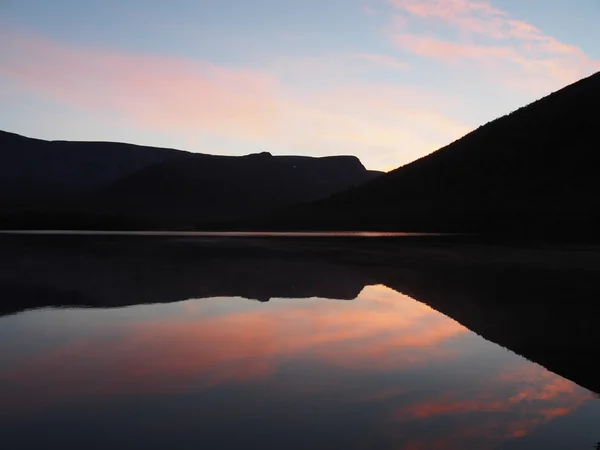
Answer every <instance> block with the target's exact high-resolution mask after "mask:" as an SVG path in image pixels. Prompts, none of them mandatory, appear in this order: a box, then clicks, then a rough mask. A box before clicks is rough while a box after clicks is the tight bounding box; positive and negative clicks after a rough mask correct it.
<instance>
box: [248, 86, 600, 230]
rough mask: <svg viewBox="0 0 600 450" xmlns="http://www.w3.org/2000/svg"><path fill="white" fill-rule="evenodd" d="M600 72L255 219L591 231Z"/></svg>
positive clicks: (278, 224)
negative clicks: (338, 188) (344, 188)
mask: <svg viewBox="0 0 600 450" xmlns="http://www.w3.org/2000/svg"><path fill="white" fill-rule="evenodd" d="M599 105H600V74H596V75H593V76H591V77H589V78H586V79H584V80H581V81H579V82H577V83H575V84H573V85H571V86H568V87H566V88H564V89H562V90H560V91H558V92H556V93H554V94H552V95H550V96H548V97H546V98H544V99H542V100H539V101H537V102H535V103H533V104H531V105H529V106H527V107H524V108H521V109H519V110H517V111H515V112H513V113H512V114H509V115H507V116H505V117H502V118H500V119H497V120H495V121H493V122H491V123H488V124H487V125H485V126H483V127H480V128H479V129H477V130H475V131H473V132H472V133H470V134H468V135H466V136H465V137H463V138H462V139H460V140H458V141H456V142H454V143H452V144H450V145H448V146H447V147H444V148H442V149H440V150H438V151H437V152H434V153H432V154H431V155H429V156H426V157H424V158H422V159H420V160H417V161H415V162H413V163H411V164H408V165H406V166H404V167H401V168H398V169H396V170H394V171H392V172H390V173H389V174H387V175H384V176H382V177H379V178H378V179H376V180H374V181H373V182H371V183H368V184H366V185H364V186H362V187H360V188H358V189H355V190H351V191H349V192H344V193H342V194H339V195H336V196H333V197H332V198H329V199H327V200H324V201H322V202H318V203H316V204H314V205H310V206H307V207H304V208H300V209H295V210H289V211H286V212H282V213H281V214H280V215H276V216H272V217H268V218H264V219H261V220H260V221H257V222H255V223H254V224H253V226H255V227H264V228H304V229H306V228H313V229H395V230H400V231H409V230H410V231H463V232H470V231H503V230H511V231H524V230H528V231H533V230H535V229H538V228H539V227H550V228H551V229H553V230H566V229H571V230H574V229H579V228H580V227H585V229H586V230H593V229H595V227H596V224H597V223H598V218H599V213H598V210H599V209H598V207H599V206H600V184H599V182H598V180H599V178H598V170H599V169H600V145H599V134H600V125H599V124H600V107H599Z"/></svg>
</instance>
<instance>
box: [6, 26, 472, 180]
mask: <svg viewBox="0 0 600 450" xmlns="http://www.w3.org/2000/svg"><path fill="white" fill-rule="evenodd" d="M0 39H2V42H3V44H5V45H3V46H1V47H0V76H2V77H4V78H5V79H8V80H10V81H11V83H12V84H14V83H17V84H20V85H22V86H25V87H26V88H27V90H28V92H36V93H37V95H39V96H43V97H47V98H51V99H53V100H54V101H56V102H59V103H62V104H66V105H69V106H72V107H76V108H78V109H80V110H81V111H82V114H89V115H90V117H92V116H93V115H94V114H95V113H106V112H108V113H110V114H113V115H115V116H117V117H120V118H122V120H123V122H124V123H131V124H132V125H134V126H136V127H138V128H147V129H148V130H153V131H161V132H172V133H186V134H188V135H195V136H213V137H220V138H224V139H228V140H237V141H239V142H240V143H241V145H240V147H241V149H242V150H241V152H240V153H244V152H247V150H244V147H245V148H247V146H248V142H256V143H259V144H258V145H261V146H262V145H265V146H267V147H268V148H270V149H272V150H273V151H275V152H277V151H278V149H285V151H290V152H291V151H293V152H296V153H310V154H314V155H327V154H340V153H353V154H356V155H358V156H359V157H361V159H362V160H363V161H364V162H365V163H366V164H367V166H369V167H373V168H382V169H392V168H394V167H397V166H398V165H400V164H403V163H407V162H409V161H411V160H413V159H415V158H417V157H419V156H422V155H423V154H426V153H429V152H431V151H433V150H435V149H436V148H438V147H440V146H442V145H444V144H446V143H447V142H448V141H451V140H453V139H455V138H457V137H460V136H461V135H462V134H464V133H466V132H467V131H468V129H469V127H467V126H466V125H464V124H461V123H459V122H458V121H456V120H453V119H451V118H449V117H447V116H445V115H444V113H443V112H441V111H439V109H440V104H442V103H443V102H444V100H443V99H442V98H439V97H438V96H435V101H429V100H427V99H426V97H434V96H433V95H429V94H428V93H426V92H423V90H422V89H421V90H417V89H412V88H411V87H398V86H395V85H372V84H369V83H368V82H361V81H355V80H352V81H350V78H349V77H348V72H352V71H350V70H348V69H347V68H348V67H355V66H358V67H359V68H360V70H362V71H367V72H368V71H369V70H388V71H398V70H406V68H407V66H406V64H405V63H404V62H403V61H401V60H399V59H396V58H394V57H392V56H387V55H383V54H369V53H346V54H339V55H337V56H335V57H332V58H328V59H326V58H323V59H320V60H318V61H312V62H302V61H300V62H298V61H295V62H293V61H292V63H290V62H289V61H288V62H284V63H282V64H280V65H279V66H276V67H272V68H270V69H261V70H257V69H248V68H244V67H225V66H219V65H215V64H212V63H210V62H208V61H202V60H192V59H184V58H177V57H165V56H156V55H143V54H132V53H127V52H123V51H115V50H111V49H105V48H82V47H77V46H73V45H66V44H63V43H60V42H56V41H53V40H50V39H46V38H44V37H41V36H35V35H31V34H27V33H23V32H14V31H13V32H10V31H7V30H4V31H0ZM327 64H329V66H327ZM331 65H337V66H336V67H337V69H335V68H334V69H335V70H337V71H338V76H337V78H336V77H335V76H331V73H329V75H328V76H327V77H323V80H324V81H323V82H322V83H323V85H324V86H325V88H321V87H320V85H319V84H318V83H321V79H320V78H319V77H317V76H315V73H316V72H315V71H316V70H321V73H323V71H329V72H332V71H331V70H329V69H327V68H325V69H323V67H330V66H331ZM289 68H291V69H292V71H293V73H294V75H296V77H297V75H298V73H301V71H302V70H305V71H306V73H307V77H303V78H305V79H306V78H310V79H311V80H313V81H314V80H316V81H317V82H318V83H317V85H316V86H312V85H311V86H310V87H307V86H305V85H304V84H303V80H301V79H299V80H295V81H296V82H295V83H290V82H289V81H286V76H285V74H284V72H286V69H289ZM311 74H312V76H311ZM297 78H302V77H297ZM331 79H334V80H336V83H331V81H328V80H331ZM338 79H339V82H337V80H338ZM332 86H335V87H332ZM1 88H2V86H1V85H0V89H1ZM341 105H343V107H341ZM384 111H385V112H386V113H389V114H387V115H383V114H382V113H383V112H384ZM416 117H418V118H419V122H418V123H415V118H416ZM90 138H92V139H93V138H94V137H93V136H90ZM192 150H193V149H192ZM196 150H200V151H208V152H214V148H210V149H196Z"/></svg>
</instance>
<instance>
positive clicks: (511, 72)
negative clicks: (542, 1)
mask: <svg viewBox="0 0 600 450" xmlns="http://www.w3.org/2000/svg"><path fill="white" fill-rule="evenodd" d="M389 3H390V4H391V5H392V6H393V7H394V8H395V9H396V10H397V11H399V12H400V13H402V14H403V15H404V17H405V18H409V21H408V22H407V23H408V24H411V23H412V24H419V25H421V26H422V25H428V26H429V27H430V28H431V27H434V28H435V29H436V30H437V31H438V34H437V35H435V34H431V33H426V34H424V33H410V32H406V30H405V29H402V30H396V31H395V32H394V36H393V41H394V43H395V44H396V45H398V46H399V47H401V48H403V49H405V50H408V51H409V52H411V53H414V54H416V55H419V56H423V57H427V58H432V59H435V60H438V61H442V62H445V63H452V64H459V63H463V62H469V63H476V64H478V65H480V66H482V67H485V68H491V69H493V70H494V71H497V70H500V77H505V78H509V80H508V81H509V83H511V82H513V81H514V79H515V78H517V77H522V76H528V77H532V78H535V80H528V81H529V84H527V86H528V87H531V86H532V85H534V84H535V83H536V82H540V81H541V82H542V85H543V89H544V90H547V89H549V88H558V87H562V86H563V85H565V84H568V83H571V82H574V81H576V80H577V79H579V78H582V77H584V76H586V75H590V74H591V73H593V72H595V71H596V70H600V62H599V61H595V60H593V59H592V58H590V57H589V56H588V55H586V53H585V52H584V51H583V50H581V49H580V48H578V47H576V46H573V45H569V44H566V43H564V42H561V41H559V40H557V39H556V38H554V37H552V36H549V35H546V34H544V33H543V32H542V31H541V30H540V29H538V28H537V27H535V26H534V25H532V24H529V23H527V22H524V21H521V20H516V19H513V18H511V17H510V15H509V14H508V13H507V12H506V11H502V10H500V9H498V8H495V7H494V6H493V5H492V4H491V3H490V2H487V1H472V0H389ZM403 28H405V27H403ZM439 31H445V33H444V37H443V38H442V37H439ZM448 32H449V33H450V36H452V37H448Z"/></svg>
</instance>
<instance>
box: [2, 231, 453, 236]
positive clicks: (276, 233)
mask: <svg viewBox="0 0 600 450" xmlns="http://www.w3.org/2000/svg"><path fill="white" fill-rule="evenodd" d="M0 234H5V235H46V236H61V235H62V236H156V237H169V236H170V237H177V236H180V237H227V238H229V237H299V238H318V237H369V238H381V237H411V236H412V237H417V236H443V234H440V233H398V232H385V231H95V230H89V231H88V230H0Z"/></svg>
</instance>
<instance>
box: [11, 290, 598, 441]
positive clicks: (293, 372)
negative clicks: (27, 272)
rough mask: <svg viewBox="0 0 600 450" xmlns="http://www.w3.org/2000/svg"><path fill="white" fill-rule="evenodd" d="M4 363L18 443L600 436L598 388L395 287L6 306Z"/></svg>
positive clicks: (579, 438)
mask: <svg viewBox="0 0 600 450" xmlns="http://www.w3.org/2000/svg"><path fill="white" fill-rule="evenodd" d="M98 288H99V289H100V284H98ZM65 295H66V294H65ZM350 297H353V295H351V296H350ZM134 300H135V299H134ZM0 361H1V363H0V364H1V366H0V405H1V407H0V411H1V416H0V436H1V439H2V442H3V448H6V449H11V450H16V449H37V448H57V449H61V450H67V449H78V450H79V449H96V448H98V449H120V448H123V449H137V448H139V449H152V448H156V449H165V448H177V449H187V448H189V449H199V448H208V449H240V448H257V449H311V450H314V449H336V448H340V449H342V448H343V449H390V450H391V449H394V450H397V449H407V450H408V449H411V450H413V449H497V448H501V449H591V448H593V445H594V444H595V443H596V442H597V441H598V440H600V426H599V425H600V400H598V399H596V398H595V397H594V395H593V394H592V393H591V392H589V391H588V390H586V389H584V388H582V387H579V386H577V385H576V384H574V383H572V382H570V381H567V380H566V379H564V378H562V377H560V376H558V375H556V374H553V373H551V372H549V371H547V370H545V369H543V368H542V367H540V366H538V365H536V364H534V363H531V362H529V361H527V360H526V359H524V358H522V357H520V356H518V355H516V354H514V353H512V352H510V351H508V350H506V349H504V348H502V347H499V346H497V345H495V344H492V343H490V342H488V341H486V340H484V339H483V338H482V337H479V336H478V335H476V334H474V333H472V332H470V331H469V330H468V329H466V328H465V327H463V326H462V325H460V324H459V323H458V322H456V321H454V320H452V319H450V318H448V317H446V316H444V315H442V314H440V313H438V312H436V311H435V310H433V309H431V308H430V307H428V306H426V305H424V304H423V303H420V302H418V301H416V300H414V299H412V298H410V297H408V296H406V295H403V294H400V293H398V292H396V291H394V290H392V289H390V288H388V287H385V286H382V285H372V286H367V287H364V289H362V291H361V292H360V293H359V295H358V297H357V298H356V299H354V300H332V299H326V298H315V297H313V298H303V299H294V298H286V299H277V298H271V300H270V301H269V302H259V301H253V300H247V299H243V298H240V297H219V298H203V299H198V300H187V301H182V302H175V303H169V304H155V305H137V306H130V307H126V308H116V309H82V308H61V309H52V308H44V309H38V310H31V311H25V312H20V313H16V314H10V315H6V316H4V317H1V318H0Z"/></svg>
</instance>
